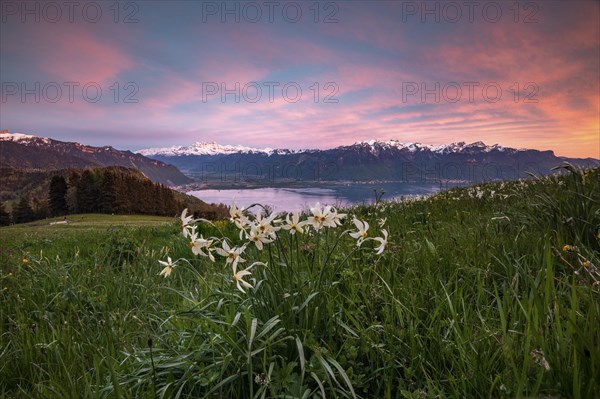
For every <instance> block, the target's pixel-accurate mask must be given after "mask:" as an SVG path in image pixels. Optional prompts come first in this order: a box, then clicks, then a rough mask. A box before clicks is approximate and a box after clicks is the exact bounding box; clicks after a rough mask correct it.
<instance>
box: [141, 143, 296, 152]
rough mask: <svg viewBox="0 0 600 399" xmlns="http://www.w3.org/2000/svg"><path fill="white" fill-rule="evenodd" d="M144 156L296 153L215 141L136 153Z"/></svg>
mask: <svg viewBox="0 0 600 399" xmlns="http://www.w3.org/2000/svg"><path fill="white" fill-rule="evenodd" d="M136 152H137V153H138V154H141V155H144V156H153V155H163V156H180V155H229V154H266V155H272V154H284V153H285V154H288V153H293V152H295V151H292V150H281V149H273V148H269V147H267V148H252V147H245V146H242V145H220V144H217V143H215V142H214V141H210V142H203V141H198V142H196V143H194V144H192V145H190V146H172V147H166V148H148V149H145V150H139V151H136Z"/></svg>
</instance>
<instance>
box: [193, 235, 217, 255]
mask: <svg viewBox="0 0 600 399" xmlns="http://www.w3.org/2000/svg"><path fill="white" fill-rule="evenodd" d="M213 241H214V240H207V239H205V238H204V237H202V235H200V238H198V234H197V233H196V232H194V233H193V234H192V235H191V236H190V247H191V248H192V252H193V253H194V255H200V256H207V257H208V258H209V259H210V260H211V261H212V262H214V261H215V257H214V256H213V254H212V251H214V249H213V248H211V245H212V243H213ZM204 251H206V252H204Z"/></svg>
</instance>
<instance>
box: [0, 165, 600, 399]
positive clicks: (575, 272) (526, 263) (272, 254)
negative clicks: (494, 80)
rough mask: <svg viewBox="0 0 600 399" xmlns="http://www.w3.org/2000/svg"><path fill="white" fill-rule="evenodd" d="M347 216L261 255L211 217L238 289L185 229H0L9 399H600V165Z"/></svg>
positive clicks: (94, 225) (2, 374) (2, 340)
mask: <svg viewBox="0 0 600 399" xmlns="http://www.w3.org/2000/svg"><path fill="white" fill-rule="evenodd" d="M383 199H385V196H384V197H383ZM337 211H338V212H340V213H345V214H347V216H346V218H344V219H343V224H342V225H341V226H338V227H336V228H322V229H320V230H315V229H312V228H309V227H308V226H304V231H305V232H304V233H296V234H291V233H290V232H289V231H286V230H283V229H281V230H279V231H277V232H276V233H275V236H276V239H275V240H273V241H272V242H268V243H264V248H263V249H262V250H259V249H258V248H257V247H256V245H255V244H253V243H248V241H247V240H245V239H240V236H239V230H238V228H237V227H236V225H235V224H234V223H232V222H230V221H225V220H223V221H217V222H214V223H208V222H203V221H200V222H198V223H197V226H198V227H197V233H198V234H202V236H203V237H204V238H207V239H209V238H211V237H212V238H211V239H212V240H213V244H212V245H213V246H214V247H215V248H222V244H221V242H218V240H221V239H223V237H227V239H228V242H229V244H231V246H234V245H235V246H240V245H242V244H244V243H246V244H247V247H246V248H245V251H244V252H243V254H242V255H241V256H242V257H243V258H245V259H246V261H245V262H240V263H239V265H238V266H237V271H239V270H242V269H245V268H247V267H249V266H250V265H251V264H253V263H254V262H262V264H255V265H254V267H252V268H251V269H249V272H250V273H251V274H250V275H246V276H244V277H243V280H244V281H246V282H247V283H248V284H250V285H252V288H244V286H243V285H242V288H243V289H244V291H245V292H242V291H240V290H239V289H238V288H237V287H236V283H235V282H234V281H233V279H232V275H233V274H234V272H233V270H232V266H231V264H226V260H225V259H226V258H224V257H222V256H219V254H217V253H216V252H215V253H214V257H215V262H212V261H211V260H210V259H209V258H208V257H206V256H196V255H194V254H193V253H192V251H191V249H190V245H189V239H186V238H184V237H183V236H182V225H181V221H180V219H179V218H176V219H174V218H163V217H149V216H112V215H72V216H69V217H68V221H69V223H67V224H54V225H50V223H51V222H54V221H61V220H62V219H60V218H59V219H50V220H44V221H37V222H34V223H29V224H24V225H15V226H9V227H3V228H0V239H1V241H2V247H1V249H0V251H1V252H0V254H1V259H0V319H1V324H0V397H3V398H320V397H326V398H415V399H416V398H520V397H526V398H599V397H600V285H599V284H598V281H599V280H600V170H599V169H594V170H578V169H575V168H572V167H570V166H567V167H566V168H564V169H563V170H562V173H561V174H558V175H554V176H551V177H543V178H532V179H530V180H526V181H512V182H495V183H486V184H480V185H478V186H473V187H467V188H455V189H451V190H449V191H445V192H442V193H439V194H437V195H435V196H432V197H428V198H422V199H411V200H406V201H402V202H377V203H376V204H373V205H369V206H357V207H354V208H349V209H338V210H337ZM354 217H355V218H357V219H358V220H360V221H366V222H368V223H369V225H370V227H369V232H368V238H376V237H383V236H382V233H383V230H384V229H385V230H386V231H387V232H389V237H388V239H387V241H388V243H387V245H386V247H385V250H384V251H383V253H381V254H377V253H376V250H375V248H376V247H377V246H378V242H376V241H374V240H366V241H364V242H363V243H362V244H361V245H360V247H359V246H357V244H356V240H355V239H354V238H352V237H351V236H350V235H349V233H351V232H355V231H356V230H357V227H356V225H355V224H354V223H353V218H354ZM283 219H284V220H285V215H283ZM301 219H302V220H305V219H306V215H303V216H302V217H301ZM206 250H207V251H208V250H209V249H208V247H207V249H206ZM168 258H171V259H172V261H173V262H174V263H175V266H174V267H173V268H172V272H171V274H170V275H169V276H168V277H163V276H162V275H159V273H160V272H161V270H163V268H164V265H163V264H160V263H159V261H163V262H167V259H168Z"/></svg>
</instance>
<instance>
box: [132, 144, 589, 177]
mask: <svg viewBox="0 0 600 399" xmlns="http://www.w3.org/2000/svg"><path fill="white" fill-rule="evenodd" d="M138 153H140V154H144V155H146V156H149V157H150V158H154V159H159V160H161V161H163V162H166V163H170V164H172V165H175V166H177V167H178V168H179V169H180V170H181V171H183V172H184V173H186V174H187V175H189V176H193V177H195V178H197V179H200V180H204V181H219V182H221V183H223V182H227V181H244V180H253V181H256V180H261V179H262V180H265V179H266V180H267V181H265V183H266V184H270V183H272V182H273V181H276V180H277V179H278V178H279V179H281V181H284V182H286V181H288V182H289V181H291V180H294V181H298V180H301V181H311V180H318V181H339V180H344V181H372V180H394V181H415V180H423V179H425V180H431V179H433V180H435V179H438V180H446V181H448V180H460V181H481V180H495V179H511V178H520V177H527V176H529V174H528V173H529V172H531V173H535V174H538V175H539V174H547V173H550V172H551V170H552V168H553V167H555V166H557V165H559V164H561V163H562V162H564V161H569V162H572V163H574V164H576V165H582V166H597V165H600V161H598V160H595V159H572V158H565V157H557V156H555V155H554V153H553V152H552V151H539V150H532V149H515V148H509V147H503V146H501V145H499V144H494V145H486V144H485V143H483V142H481V141H478V142H475V143H470V144H467V143H465V142H456V143H451V144H444V145H437V146H436V145H428V144H421V143H416V142H401V141H398V140H387V141H381V140H368V141H360V142H356V143H354V144H352V145H347V146H339V147H335V148H331V149H326V150H314V149H313V150H289V149H272V148H262V149H261V148H251V147H244V146H231V145H228V146H223V145H219V144H216V143H214V142H209V143H204V142H198V143H194V144H193V145H191V146H187V147H177V146H175V147H169V148H154V149H148V150H141V151H138Z"/></svg>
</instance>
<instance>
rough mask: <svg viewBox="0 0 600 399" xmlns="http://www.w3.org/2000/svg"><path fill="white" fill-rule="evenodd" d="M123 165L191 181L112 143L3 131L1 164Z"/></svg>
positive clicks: (161, 179)
mask: <svg viewBox="0 0 600 399" xmlns="http://www.w3.org/2000/svg"><path fill="white" fill-rule="evenodd" d="M106 166H124V167H128V168H133V169H136V170H138V171H140V172H141V173H142V174H143V175H145V176H146V177H148V178H149V179H150V180H152V181H153V182H155V183H161V184H165V185H168V186H175V185H181V184H186V183H190V182H191V181H192V180H191V179H190V178H189V177H187V176H185V175H183V174H182V173H181V172H180V171H179V170H178V169H177V168H176V167H174V166H172V165H168V164H166V163H164V162H161V161H160V160H156V159H150V158H147V157H145V156H143V155H140V154H135V153H133V152H131V151H119V150H117V149H115V148H113V147H111V146H104V147H92V146H87V145H83V144H80V143H74V142H63V141H58V140H53V139H50V138H42V137H36V136H33V135H29V134H23V133H7V132H6V131H3V132H2V133H0V167H2V168H15V169H27V170H30V171H31V170H39V171H49V170H65V169H81V168H89V167H91V168H97V167H106Z"/></svg>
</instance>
